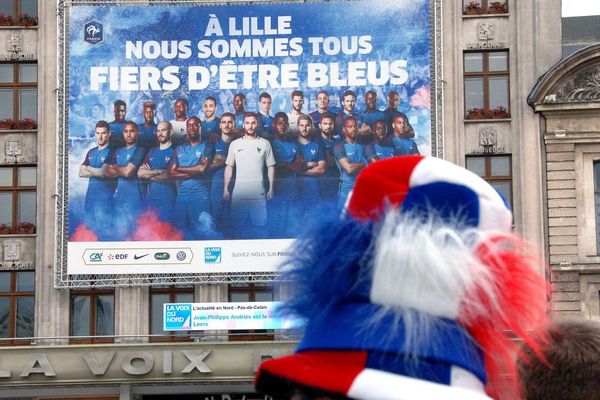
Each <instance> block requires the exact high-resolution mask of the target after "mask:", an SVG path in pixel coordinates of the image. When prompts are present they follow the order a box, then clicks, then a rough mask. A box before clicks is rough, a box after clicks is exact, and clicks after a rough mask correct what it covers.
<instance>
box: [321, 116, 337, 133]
mask: <svg viewBox="0 0 600 400" xmlns="http://www.w3.org/2000/svg"><path fill="white" fill-rule="evenodd" d="M334 126H335V116H334V115H333V114H332V113H330V112H324V113H323V114H321V117H320V118H319V129H320V130H321V132H322V133H323V134H325V135H326V136H329V135H331V133H332V132H333V128H334Z"/></svg>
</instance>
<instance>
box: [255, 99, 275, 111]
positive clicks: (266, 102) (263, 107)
mask: <svg viewBox="0 0 600 400" xmlns="http://www.w3.org/2000/svg"><path fill="white" fill-rule="evenodd" d="M258 104H259V106H260V111H261V112H262V113H263V114H265V115H269V113H270V112H271V104H273V100H271V99H270V98H268V97H262V98H261V99H260V101H259V103H258Z"/></svg>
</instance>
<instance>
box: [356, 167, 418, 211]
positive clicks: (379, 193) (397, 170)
mask: <svg viewBox="0 0 600 400" xmlns="http://www.w3.org/2000/svg"><path fill="white" fill-rule="evenodd" d="M423 158H424V157H423V156H402V157H393V158H388V159H385V160H380V161H377V162H376V163H373V164H371V165H369V166H368V167H367V168H365V169H363V170H362V172H361V173H360V174H359V175H358V177H357V179H356V183H355V185H354V189H353V190H352V197H351V198H350V203H349V205H348V212H349V214H350V215H351V216H353V217H354V218H356V219H359V220H363V221H366V220H378V219H379V218H380V217H381V215H382V213H383V211H384V210H385V208H386V207H389V206H392V207H399V206H400V205H401V204H402V202H403V201H404V198H405V197H406V194H407V193H408V191H409V189H410V176H411V175H412V173H413V170H414V169H415V167H416V166H417V164H418V163H419V162H420V161H421V160H423Z"/></svg>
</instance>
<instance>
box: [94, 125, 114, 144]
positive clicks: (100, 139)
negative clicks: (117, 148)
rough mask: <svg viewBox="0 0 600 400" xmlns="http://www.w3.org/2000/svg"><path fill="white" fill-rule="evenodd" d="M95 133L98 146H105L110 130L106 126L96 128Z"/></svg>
mask: <svg viewBox="0 0 600 400" xmlns="http://www.w3.org/2000/svg"><path fill="white" fill-rule="evenodd" d="M95 134H96V143H98V146H100V147H102V146H106V144H107V143H108V138H109V137H110V131H109V130H108V128H96V131H95Z"/></svg>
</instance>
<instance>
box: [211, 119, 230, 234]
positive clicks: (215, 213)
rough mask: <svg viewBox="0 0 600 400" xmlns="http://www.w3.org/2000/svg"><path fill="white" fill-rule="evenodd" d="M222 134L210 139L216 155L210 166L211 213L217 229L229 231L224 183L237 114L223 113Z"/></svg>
mask: <svg viewBox="0 0 600 400" xmlns="http://www.w3.org/2000/svg"><path fill="white" fill-rule="evenodd" d="M219 127H220V130H221V132H220V134H219V136H218V137H217V138H214V140H213V138H212V137H211V138H210V139H209V140H210V141H211V142H212V141H214V146H215V157H214V159H213V162H212V164H211V166H210V170H211V172H212V180H211V187H210V207H211V214H212V217H213V220H214V222H215V225H216V227H217V229H219V230H221V231H227V229H228V228H229V209H228V207H227V206H228V205H229V203H225V202H224V201H223V185H224V183H225V160H226V159H227V152H228V151H229V145H230V144H231V141H232V140H233V135H234V131H235V115H233V114H232V113H229V112H226V113H223V115H221V119H220V120H219ZM232 189H233V182H230V187H229V190H230V191H231V190H232Z"/></svg>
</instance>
